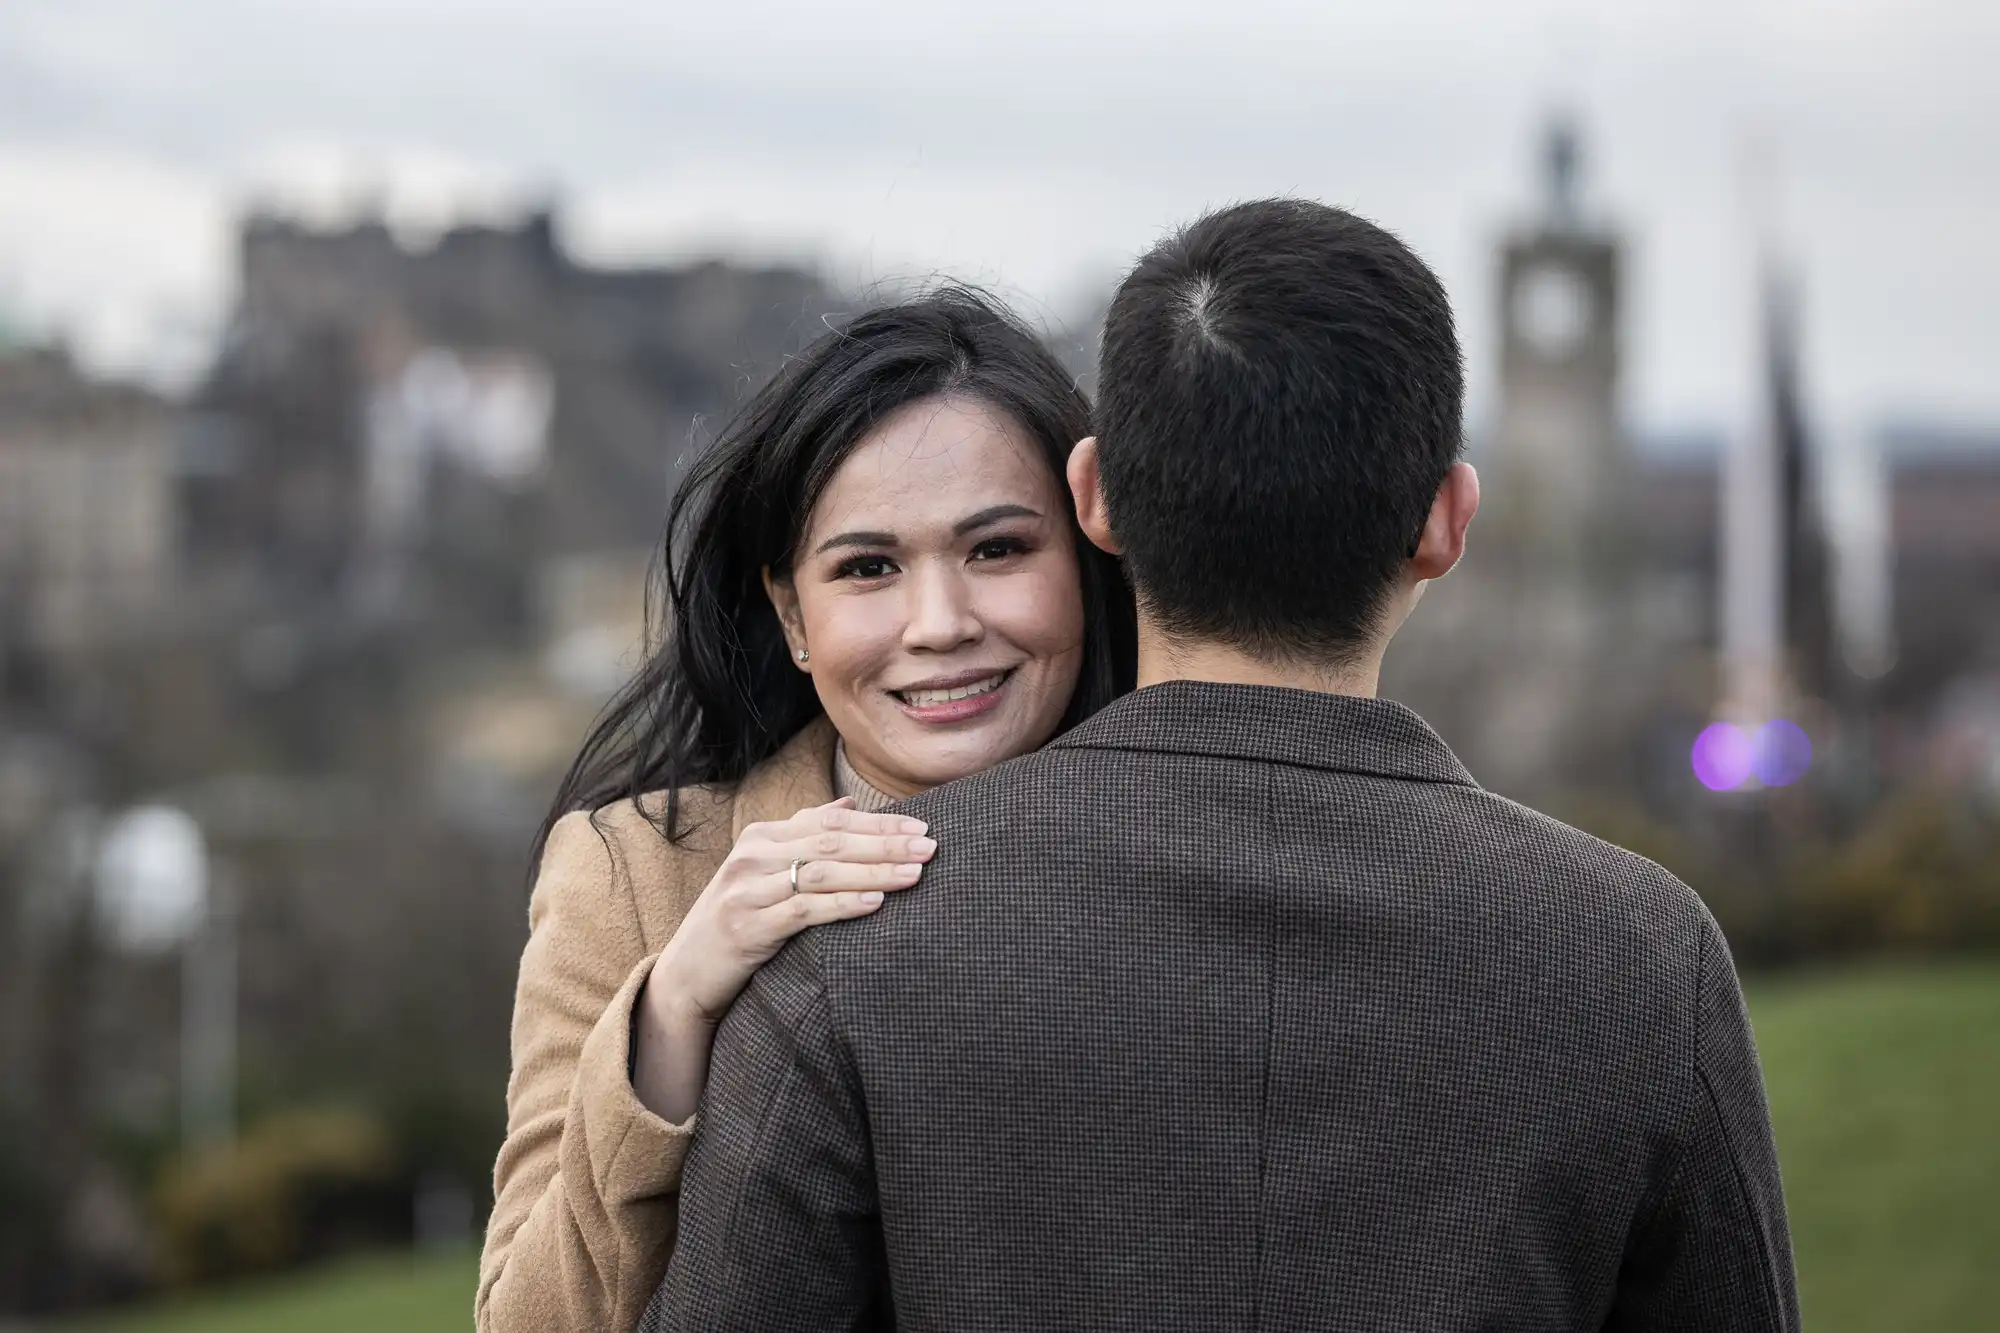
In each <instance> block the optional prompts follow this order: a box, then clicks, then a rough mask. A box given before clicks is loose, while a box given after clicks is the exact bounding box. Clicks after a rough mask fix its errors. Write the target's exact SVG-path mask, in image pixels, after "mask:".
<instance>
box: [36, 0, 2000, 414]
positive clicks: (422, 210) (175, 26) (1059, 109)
mask: <svg viewBox="0 0 2000 1333" xmlns="http://www.w3.org/2000/svg"><path fill="white" fill-rule="evenodd" d="M1556 103H1566V104H1568V105H1572V106H1574V107H1576V108H1578V109H1579V110H1580V111H1581V112H1582V114H1583V117H1584V123H1585V128H1586V136H1587V137H1586V153H1587V159H1586V185H1587V192H1588V198H1589V201H1590V204H1591V206H1592V209H1593V211H1594V212H1595V213H1597V214H1599V215H1601V216H1602V217H1604V218H1606V219H1608V220H1610V221H1612V222H1614V223H1616V224H1617V225H1618V226H1619V227H1620V228H1621V229H1622V230H1623V232H1624V233H1625V235H1626V237H1627V239H1628V243H1629V247H1630V249H1629V263H1628V269H1627V275H1628V279H1629V286H1630V292H1629V295H1630V303H1629V306H1628V311H1627V319H1626V323H1625V335H1626V347H1627V353H1628V366H1629V379H1628V388H1629V393H1628V400H1629V402H1630V404H1631V409H1632V415H1633V416H1634V418H1635V420H1636V421H1638V422H1639V423H1640V424H1641V425H1642V426H1646V427H1649V428H1654V429H1659V428H1675V427H1682V426H1689V425H1699V424H1716V423H1723V422H1726V421H1728V420H1730V419H1731V418H1733V417H1736V416H1740V415H1741V412H1742V410H1743V409H1742V402H1743V399H1744V397H1745V395H1746V392H1747V390H1746V384H1747V382H1748V376H1749V373H1750V371H1749V368H1750V365H1751V358H1750V350H1749V334H1748V322H1747V318H1746V310H1747V307H1746V304H1745V299H1744V291H1745V287H1746V283H1745V276H1744V275H1745V271H1746V258H1745V255H1746V248H1747V247H1746V245H1745V242H1744V236H1745V234H1746V228H1745V225H1744V219H1745V217H1746V205H1745V202H1744V193H1745V192H1744V190H1743V188H1742V179H1743V174H1744V173H1743V172H1742V171H1741V170H1740V168H1739V165H1738V164H1739V162H1740V161H1741V160H1742V158H1743V152H1742V145H1743V143H1744V142H1745V141H1746V138H1749V137H1756V136H1761V138H1762V139H1763V140H1764V141H1765V142H1768V144H1769V145H1770V151H1769V155H1768V157H1769V163H1770V165H1769V166H1768V167H1767V168H1766V169H1764V170H1762V171H1760V172H1759V175H1760V177H1762V178H1763V179H1765V180H1766V181H1767V183H1768V185H1767V188H1768V190H1769V192H1770V194H1771V195H1772V197H1773V199H1774V201H1775V202H1774V204H1773V207H1772V211H1773V213H1774V215H1775V217H1776V218H1777V223H1776V227H1777V231H1778V234H1779V235H1780V236H1781V237H1782V238H1783V239H1784V241H1785V242H1786V245H1787V248H1788V250H1789V252H1790V254H1791V256H1792V259H1793V262H1794V263H1795V265H1796V267H1797V268H1798V269H1799V271H1800V273H1801V275H1802V278H1803V282H1804V288H1805V301H1806V308H1805V327H1806V356H1807V373H1808V377H1809V381H1810V390H1811V393H1812V396H1813V402H1814V405H1815V408H1816V410H1817V411H1818V412H1819V413H1820V414H1821V415H1822V416H1823V417H1824V418H1826V419H1827V420H1829V421H1837V422H1839V423H1841V424H1843V425H1865V424H1866V423H1868V422H1871V421H1875V420H1879V419H1881V418H1883V417H1885V416H1891V415H1903V416H1907V415H1920V416H1923V417H1926V418H1932V419H1942V420H1947V421H1969V422H1983V423H1987V424H1994V423H2000V374H1996V373H1995V371H1996V367H2000V257H1996V238H2000V5H1996V4H1994V3H1992V0H1935V2H1933V3H1923V2H1922V0H1874V2H1869V3H1862V2H1859V0H1850V2H1842V0H1787V2H1783V3H1775V2H1773V0H1674V2H1672V3H1659V4H1603V5H1577V4H1550V3H1509V2H1508V0H1393V2H1389V0H1384V2H1383V3H1375V4H1367V5H1352V4H1349V5H1343V4H1340V3H1334V2H1332V0H1315V2H1312V3H1299V4H1283V3H1274V2H1272V0H1220V2H1217V3H1207V4H1189V3H1183V2H1182V0H1099V2H1098V3H1088V2H1085V0H1066V2H1065V3H1060V4H1042V3H1024V2H1023V0H1007V2H1006V3H991V4H981V5H963V4H953V3H950V2H949V0H878V3H874V4H870V5H866V6H862V5H832V4H825V3H817V4H798V5H777V4H771V3H766V2H765V0H730V2H729V3H718V4H692V3H686V2H685V0H683V2H681V3H671V2H669V3H661V2H659V0H655V2H654V3H612V2H611V0H565V2H564V3H561V4H548V3H538V4H521V3H504V2H503V0H481V2H479V3H470V2H465V3H461V2H460V0H432V2H431V3H416V2H413V0H400V2H398V3H379V2H377V0H339V2H338V3H330V2H329V3H317V2H314V3H293V4H284V5H280V4H254V3H249V2H248V0H175V2H174V3H172V4H157V3H138V2H136V0H135V2H126V3H120V2H117V0H5V3H4V4H0V321H7V322H12V323H13V324H15V325H17V326H18V325H22V324H26V325H27V326H28V327H29V328H30V329H32V330H35V331H49V330H54V329H60V330H63V331H65V332H67V333H68V335H69V336H70V337H72V338H73V339H74V340H75V341H77V342H78V343H79V344H80V345H81V346H82V347H83V348H84V349H85V350H86V351H87V352H88V353H89V354H90V355H91V356H92V357H93V359H94V360H95V361H96V362H97V363H98V364H100V365H103V366H106V367H109V368H122V367H135V366H148V365H150V366H160V365H170V364H172V363H175V362H179V363H181V364H186V363H188V362H189V361H190V359H191V358H192V356H193V355H194V354H195V352H197V351H198V349H199V347H200V346H201V345H202V340H203V339H204V338H205V337H206V336H207V335H208V334H209V333H210V332H212V330H213V328H214V327H215V324H216V322H217V321H218V319H219V318H220V315H221V312H222V311H223V310H224V309H226V304H227V301H228V299H229V283H230V281H231V276H230V266H231V253H232V252H231V244H232V241H231V235H232V233H231V229H232V226H233V218H234V217H235V215H236V214H237V212H238V211H239V210H240V208H241V207H242V206H243V204H244V203H245V201H247V200H249V199H252V198H256V197H261V196H276V197H279V198H282V199H285V200H287V201H289V202H290V203H291V204H292V205H293V206H294V207H298V208H301V209H306V210H310V211H313V212H315V213H317V214H319V215H322V216H332V215H337V214H338V213H339V212H340V210H342V209H344V208H351V207H352V205H353V201H354V199H355V198H356V197H357V196H359V195H361V194H364V193H366V192H367V191H369V190H373V191H376V192H378V193H379V194H380V195H381V196H382V197H384V198H385V199H386V201H387V206H388V208H389V210H390V213H391V216H392V218H393V219H394V220H395V221H397V222H398V224H399V225H401V226H403V227H405V228H408V229H410V230H411V231H412V232H413V233H420V232H422V231H423V230H424V229H425V228H430V227H435V226H437V225H439V224H440V223H441V222H442V221H444V220H445V219H447V218H449V217H450V216H452V215H454V214H456V213H464V212H468V211H469V212H472V213H474V214H486V215H489V216H490V215H493V214H495V212H496V211H498V210H504V209H505V208H507V207H508V206H509V205H510V203H512V202H515V201H518V200H520V199H522V198H525V197H528V196H530V195H533V194H535V193H537V192H542V191H554V192H556V193H557V194H558V195H559V197H560V199H561V200H562V203H563V207H564V216H565V220H566V229H565V235H566V237H567V238H568V239H569V241H570V242H571V244H572V246H573V248H575V249H576V250H577V252H578V253H579V254H580V255H581V256H583V257H585V258H588V259H591V260H596V261H602V262H619V261H628V260H639V259H659V258H679V257H685V256H690V255H707V254H718V253H720V254H741V255H750V256H756V257H798V258H804V259H808V260H811V261H813V262H817V263H819V264H821V265H823V266H824V267H825V268H826V269H827V271H828V272H829V273H830V274H831V275H832V276H833V277H834V278H836V279H837V280H839V281H841V282H843V283H846V284H848V285H850V286H855V285H860V284H865V283H869V282H874V281H877V280H881V279H894V278H901V277H908V276H912V275H920V274H927V273H932V272H944V273H949V274H951V275H954V276H957V277H962V278H969V279H972V280H976V281H981V282H985V283H987V284H990V285H993V286H995V287H997V288H998V289H1000V290H1001V291H1003V292H1004V293H1006V294H1008V295H1009V296H1011V297H1012V298H1014V299H1015V300H1016V301H1018V302H1019V303H1020V304H1021V306H1022V307H1023V308H1024V309H1025V310H1026V311H1028V312H1029V313H1030V314H1032V315H1038V316H1042V317H1060V316H1063V315H1065V314H1069V313H1071V312H1073V311H1075V310H1077V309H1078V308H1080V307H1081V306H1082V305H1083V304H1084V302H1085V301H1086V299H1087V297H1088V294H1089V293H1091V292H1092V291H1093V290H1095V289H1097V288H1101V287H1104V286H1108V284H1109V283H1110V282H1111V281H1112V280H1113V279H1114V278H1115V276H1116V274H1117V273H1118V271H1119V269H1120V268H1121V266H1122V265H1124V264H1125V263H1127V262H1128V261H1129V260H1130V259H1131V258H1132V257H1133V256H1134V255H1135V254H1137V253H1138V252H1139V251H1141V250H1143V249H1144V248H1145V247H1146V246H1147V245H1148V244H1150V243H1151V242H1152V241H1153V240H1154V239H1156V238H1157V237H1158V236H1159V234H1160V233H1161V231H1162V229H1163V228H1165V227H1167V226H1169V225H1171V224H1172V223H1174V222H1176V221H1181V220H1185V219H1186V218H1188V217H1190V216H1192V215H1193V214H1195V213H1197V212H1199V211H1200V210H1201V209H1203V208H1204V207H1206V206H1209V205H1211V204H1216V203H1221V202H1226V201H1228V200H1232V199H1238V198H1244V197H1249V196H1255V195H1262V194H1272V193H1298V194H1306V195H1311V196H1315V197H1317V198H1321V199H1325V200H1327V201H1329V202H1334V203H1340V204H1344V205H1347V206H1349V207H1352V208H1355V209H1357V210H1358V211H1360V212H1363V213H1365V214H1367V215H1369V216H1371V217H1373V218H1375V219H1376V220H1377V221H1379V222H1382V223H1384V224H1386V225H1388V226H1390V227H1391V228H1393V229H1395V230H1396V231H1398V232H1399V233H1400V234H1402V235H1403V236H1404V237H1405V238H1406V239H1407V240H1409V241H1410V242H1411V243H1412V244H1413V245H1415V246H1416V247H1417V249H1418V250H1419V251H1420V252H1421V253H1422V254H1424V255H1425V256H1426V257H1427V258H1428V259H1429V260H1431V262H1432V263H1433V264H1434V265H1435V266H1436V267H1437V268H1438V269H1439V271H1440V272H1441V273H1442V275H1443V276H1444V279H1445V281H1446V284H1447V286H1448V287H1449V288H1450V289H1451V291H1452V293H1453V296H1454V298H1455V300H1456V302H1457V304H1458V307H1459V310H1460V312H1461V319H1462V322H1463V327H1464V333H1465V339H1466V344H1467V350H1468V354H1469V357H1470V360H1471V364H1472V367H1473V371H1474V381H1473V382H1474V393H1475V400H1476V405H1477V404H1478V403H1483V402H1484V401H1486V400H1487V398H1488V396H1489V394H1490V389H1491V366H1490V363H1491V349H1492V345H1493V339H1492V337H1491V335H1490V325H1491V324H1492V322H1493V318H1494V316H1493V300H1492V297H1493V291H1492V277H1493V271H1494V263H1493V246H1494V243H1495V240H1496V238H1497V237H1498V236H1499V235H1500V233H1501V231H1502V230H1503V229H1504V227H1505V226H1506V225H1507V223H1508V222H1509V221H1510V220H1512V219H1517V218H1519V217H1521V216H1522V215H1524V214H1525V213H1527V212H1528V211H1529V209H1530V208H1531V206H1532V204H1533V201H1534V199H1535V178H1534V169H1535V152H1536V142H1535V141H1536V135H1537V133H1538V130H1539V126H1540V124H1541V122H1542V120H1543V118H1544V115H1545V113H1546V111H1547V109H1548V108H1549V107H1550V106H1551V105H1553V104H1556Z"/></svg>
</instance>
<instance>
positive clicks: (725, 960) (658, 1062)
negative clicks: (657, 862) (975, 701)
mask: <svg viewBox="0 0 2000 1333" xmlns="http://www.w3.org/2000/svg"><path fill="white" fill-rule="evenodd" d="M927 827H928V826H927V825H925V824H924V822H923V821H922V820H919V819H911V818H909V817H907V816H904V815H870V814H863V813H861V812H860V811H858V810H856V809H854V808H853V802H852V801H850V800H848V799H847V798H845V797H843V798H842V799H840V800H838V801H834V802H831V803H830V804H827V805H822V806H816V807H814V808H812V809H808V810H801V811H799V812H798V813H797V814H795V815H793V816H792V817H791V818H790V819H786V820H782V821H779V822H776V823H768V824H751V825H750V826H748V827H747V828H745V829H744V830H743V833H742V835H741V836H740V837H738V838H737V840H736V845H735V846H734V847H732V848H731V849H730V852H729V856H728V859H727V860H725V861H723V863H722V866H721V868H720V869H718V870H717V871H716V872H715V877H714V878H713V879H711V880H709V882H708V887H707V888H705V889H703V890H702V891H701V897H699V898H697V899H696V900H695V904H694V907H693V908H692V909H690V910H689V912H688V914H687V917H686V919H685V920H683V921H682V922H681V924H680V928H679V929H678V930H676V931H675V932H674V937H673V939H672V940H670V941H669V942H668V944H667V947H666V948H665V949H664V950H663V951H662V952H661V954H660V956H659V958H658V959H657V960H656V961H655V962H654V964H653V971H652V975H651V976H649V977H648V978H647V979H646V988H645V990H644V991H642V992H641V993H640V998H639V1008H638V1013H637V1015H636V1018H637V1022H638V1031H637V1033H636V1036H635V1041H634V1043H633V1044H634V1046H635V1048H636V1049H635V1057H634V1060H633V1068H632V1083H633V1088H634V1089H635V1090H636V1091H637V1092H638V1094H639V1100H640V1101H641V1102H643V1103H644V1104H645V1105H646V1107H647V1109H648V1110H650V1111H652V1112H653V1113H654V1114H655V1115H658V1116H659V1117H661V1118H662V1119H664V1120H669V1121H673V1122H675V1123H679V1122H681V1121H683V1120H686V1119H687V1118H688V1117H689V1116H690V1115H692V1114H694V1109H695V1105H696V1103H697V1102H699V1101H700V1099H701V1088H702V1084H703V1083H704V1082H706V1081H707V1078H708V1051H709V1046H710V1044H711V1042H712V1040H713V1037H714V1032H715V1025H716V1024H717V1023H719V1022H720V1021H721V1020H722V1016H723V1015H724V1014H726V1013H728V1012H729V1006H730V1005H731V1004H733V1003H734V1002H735V1000H736V997H737V996H738V995H739V994H741V993H742V990H743V987H744V986H745V985H747V984H748V983H749V981H750V974H751V973H753V972H755V971H756V970H757V969H758V968H759V967H762V966H763V965H764V964H765V963H766V962H768V961H770V959H771V958H772V956H773V955H775V954H776V953H777V952H778V950H779V948H780V947H782V946H783V945H784V942H785V941H786V940H788V939H790V938H791V937H792V936H794V935H796V934H798V933H799V932H800V931H802V930H804V929H805V928H806V927H808V926H816V925H819V924H821V923H823V922H827V921H840V920H844V919H846V918H847V917H855V916H866V915H868V914H869V913H870V912H873V911H874V910H875V909H876V908H878V907H880V906H881V905H882V901H883V895H884V894H885V893H891V892H894V891H895V890H897V889H907V888H909V887H910V886H911V885H913V884H915V883H916V882H917V878H918V876H919V875H921V874H922V873H923V868H924V862H926V861H928V860H930V858H931V855H932V853H933V852H935V851H936V850H937V843H935V842H934V841H932V840H931V839H930V838H927V837H925V836H924V834H925V832H926V830H927ZM794 864H796V865H797V867H798V870H797V881H798V887H797V889H796V890H794V889H793V887H792V881H793V866H794Z"/></svg>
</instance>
